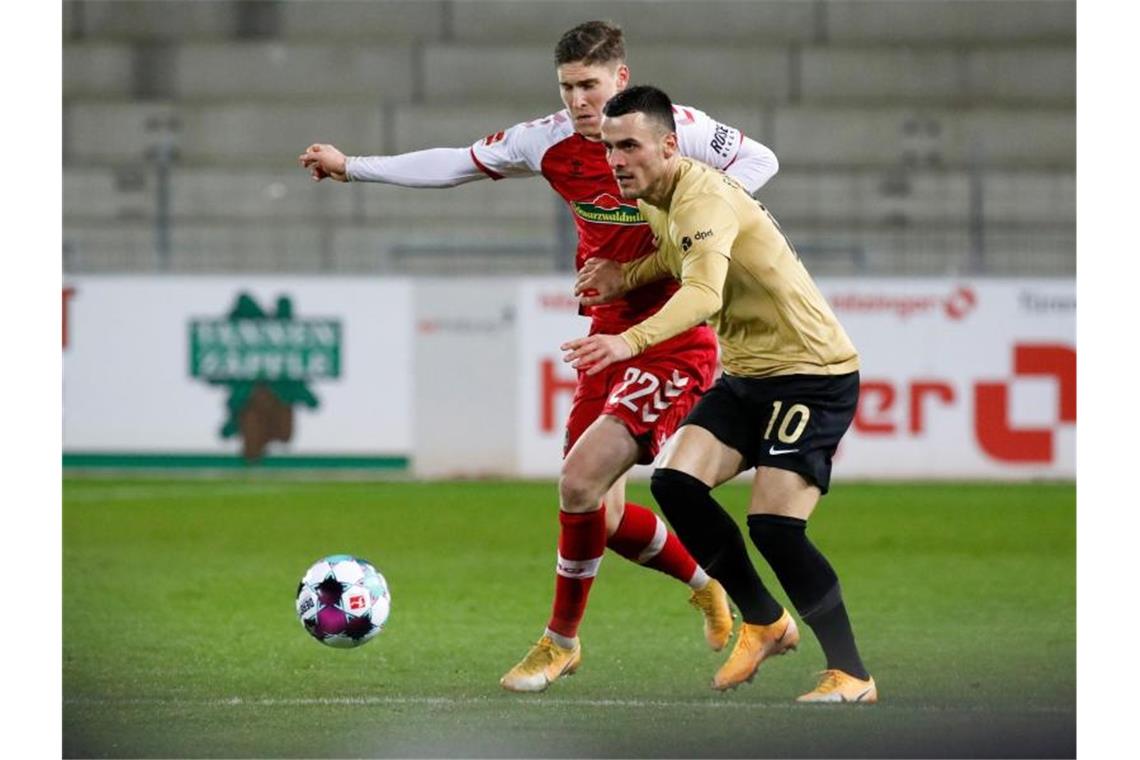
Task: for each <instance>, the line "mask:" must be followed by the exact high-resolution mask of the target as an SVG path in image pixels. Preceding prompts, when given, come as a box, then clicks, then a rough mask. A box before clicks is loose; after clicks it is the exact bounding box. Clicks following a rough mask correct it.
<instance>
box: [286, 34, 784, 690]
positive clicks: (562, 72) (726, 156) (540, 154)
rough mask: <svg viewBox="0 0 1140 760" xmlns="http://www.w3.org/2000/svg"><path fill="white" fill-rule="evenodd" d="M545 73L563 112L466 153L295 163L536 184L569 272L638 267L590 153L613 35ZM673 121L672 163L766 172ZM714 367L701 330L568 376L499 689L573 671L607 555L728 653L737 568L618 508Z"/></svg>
mask: <svg viewBox="0 0 1140 760" xmlns="http://www.w3.org/2000/svg"><path fill="white" fill-rule="evenodd" d="M555 64H556V71H557V75H558V84H559V87H560V89H561V94H562V102H563V103H564V104H565V106H566V107H565V108H564V109H563V110H561V111H558V112H556V113H553V114H550V115H549V116H546V117H544V118H540V119H537V120H534V121H529V122H522V123H519V124H516V125H515V126H513V127H510V128H509V129H505V130H502V131H500V132H496V133H494V134H491V135H488V136H487V137H485V138H483V139H480V140H479V141H477V142H476V143H475V144H474V145H472V146H470V147H469V148H434V149H429V150H422V151H416V152H412V153H406V154H402V155H397V156H345V155H344V154H343V153H342V152H341V151H340V150H338V149H337V148H335V147H334V146H332V145H327V144H314V145H311V146H309V148H308V149H307V150H306V151H305V152H304V153H303V154H302V155H301V156H300V163H301V165H302V166H303V167H304V168H306V169H308V170H309V172H310V173H311V175H312V177H313V179H315V180H318V181H319V180H322V179H325V178H331V179H334V180H338V181H341V182H349V181H352V182H381V183H387V184H392V185H400V186H404V187H451V186H455V185H459V184H462V183H465V182H472V181H475V180H479V179H486V178H488V177H489V178H491V179H493V180H499V179H504V178H508V177H530V176H534V175H536V174H541V175H542V176H543V177H545V178H546V180H547V181H548V182H549V183H550V185H551V187H552V188H553V189H554V191H555V192H556V193H558V195H560V196H561V197H562V198H563V199H564V200H565V201H566V203H567V205H568V206H569V208H570V210H571V212H572V214H573V216H574V221H575V224H576V226H577V231H578V250H577V256H576V262H575V263H576V269H581V268H582V266H583V265H584V264H585V262H586V261H588V260H589V259H591V258H593V257H602V258H606V259H612V260H615V261H618V262H627V261H632V260H634V259H637V258H640V257H641V256H644V255H646V254H648V253H650V252H652V251H653V250H654V240H653V234H652V232H651V231H650V229H649V227H648V226H647V225H646V223H645V220H644V219H643V218H642V216H641V214H640V212H639V211H638V208H637V205H636V203H634V202H630V201H626V200H623V199H622V196H621V190H620V189H619V187H618V185H617V183H616V181H615V179H614V176H613V173H612V172H611V171H610V167H609V165H608V164H607V163H606V150H605V148H604V146H603V145H602V143H601V142H600V139H601V134H600V124H601V119H602V107H603V106H604V105H605V103H606V101H607V100H609V99H610V97H612V96H613V95H614V94H616V93H617V92H619V91H621V90H623V89H625V87H626V86H627V85H628V83H629V68H628V67H627V66H626V65H625V47H624V42H623V39H622V32H621V29H619V28H618V27H617V26H616V25H614V24H612V23H609V22H605V21H589V22H586V23H583V24H580V25H579V26H576V27H575V28H573V29H571V30H569V31H568V32H566V33H565V34H564V35H562V37H561V39H560V40H559V42H558V44H557V46H556V47H555ZM675 119H676V123H677V137H678V142H679V145H680V151H681V153H682V154H683V155H685V156H689V157H691V158H695V159H698V160H700V161H703V162H705V163H707V164H710V165H712V166H713V167H715V168H718V169H722V170H724V171H726V172H727V173H728V174H730V175H732V176H733V177H735V178H736V179H737V180H738V181H739V182H740V183H741V184H742V185H743V186H744V187H746V188H747V189H748V191H749V192H755V191H756V190H758V189H759V188H760V187H761V186H762V185H763V184H764V183H765V182H767V181H768V180H769V179H770V178H771V177H772V176H773V175H774V174H775V173H776V170H777V168H778V164H777V161H776V157H775V155H774V154H773V153H772V151H771V150H769V149H768V148H766V147H764V146H763V145H761V144H760V143H758V142H755V141H754V140H751V139H749V138H747V137H745V136H744V135H743V134H742V133H741V132H740V130H738V129H735V128H734V127H730V126H727V125H724V124H721V123H719V122H717V121H715V120H714V119H712V118H710V117H709V116H707V115H706V114H704V113H703V112H701V111H699V110H697V109H695V108H690V107H687V106H677V108H676V110H675ZM676 289H677V284H676V283H675V282H673V281H671V280H659V281H657V282H653V283H650V284H649V285H647V286H645V287H643V288H638V289H636V290H632V291H630V292H629V293H626V294H624V295H623V296H622V297H621V298H620V299H618V300H616V301H613V302H610V303H606V304H604V305H600V306H596V307H592V308H588V309H583V312H582V313H583V314H584V315H586V316H589V317H590V320H591V324H590V333H591V334H594V333H620V332H621V331H623V330H625V329H627V328H629V327H631V326H633V325H635V324H637V323H638V322H640V321H641V320H643V319H645V318H646V317H648V316H650V315H652V314H654V313H655V312H656V311H657V310H658V309H660V308H661V306H662V305H664V304H665V303H666V302H667V301H668V300H669V298H670V296H671V295H672V294H673V293H674V292H675V291H676ZM716 363H717V342H716V336H715V334H714V333H713V332H712V330H711V329H710V328H709V327H708V326H706V325H698V326H696V327H693V328H691V329H689V330H686V331H684V332H682V333H681V334H679V335H677V336H675V337H674V338H672V339H670V340H668V341H665V342H663V343H661V344H659V345H657V346H654V347H653V348H651V349H649V350H647V351H645V352H644V353H642V354H640V355H639V356H637V357H636V359H634V360H631V361H628V362H619V363H616V364H614V365H612V366H611V367H609V368H608V370H607V371H606V372H604V373H599V374H596V375H590V376H586V375H585V374H584V373H579V374H578V382H577V385H576V389H575V393H574V399H573V402H572V406H571V411H570V415H569V418H568V420H567V423H566V447H565V450H564V459H563V464H562V472H561V478H560V481H559V507H560V510H559V525H560V531H559V537H558V563H557V570H556V576H555V588H554V602H553V611H552V614H551V617H550V619H549V622H548V623H547V626H546V630H545V631H544V632H543V634H542V636H541V638H540V639H539V641H538V643H537V644H535V645H534V646H533V647H532V648H531V650H530V651H529V652H528V653H527V655H526V656H525V657H524V658H523V659H522V660H521V661H520V662H519V663H518V664H517V665H515V666H514V667H513V668H511V669H510V670H509V671H508V672H507V673H506V675H504V676H503V677H502V679H501V681H500V683H501V685H502V686H503V687H504V688H506V689H509V690H511V691H542V690H544V689H545V688H546V687H547V686H548V685H549V684H550V683H551V682H552V681H554V680H555V679H557V678H558V677H559V676H562V675H567V674H570V673H573V672H574V671H575V670H577V668H578V665H579V663H580V662H581V646H580V644H579V641H578V627H579V624H580V623H581V620H582V617H583V615H584V613H585V608H586V600H587V596H588V594H589V590H590V586H591V585H592V583H593V580H594V576H595V575H596V573H597V571H598V566H599V564H600V562H601V559H602V554H603V553H604V551H605V548H606V547H607V546H608V547H609V548H610V549H612V550H613V551H615V552H616V553H617V554H619V555H621V556H622V557H625V558H626V559H629V560H631V561H633V562H636V563H639V564H643V565H646V566H648V567H651V568H654V569H656V570H659V571H661V572H664V573H667V574H668V575H671V576H672V577H674V578H676V579H678V580H680V581H681V582H683V583H686V584H688V586H689V587H690V588H691V589H692V595H691V597H690V602H691V603H692V604H693V605H694V606H695V607H697V608H698V609H699V610H700V611H701V612H702V614H703V615H704V623H705V637H706V639H707V641H708V644H709V646H711V647H712V648H713V649H715V650H719V649H721V648H722V647H724V646H725V644H726V643H727V642H728V640H729V638H730V637H731V635H732V616H731V612H730V610H729V607H728V601H727V598H726V593H725V588H724V587H722V585H721V583H719V582H718V581H717V580H714V578H722V577H723V578H727V579H730V580H729V583H731V582H732V580H731V579H735V578H737V577H738V576H739V572H738V571H737V568H733V567H718V566H716V565H715V563H713V564H711V565H710V566H708V567H705V568H701V567H700V566H698V565H697V563H696V561H695V560H694V559H693V558H692V556H691V555H690V554H689V552H688V551H687V550H686V549H685V547H684V546H683V545H682V544H681V542H680V541H679V540H678V539H677V537H676V536H675V535H674V534H673V533H671V532H670V531H669V530H668V529H667V527H666V526H665V523H664V522H663V521H662V520H661V519H660V518H658V517H657V515H656V514H655V513H654V512H653V511H651V510H649V509H647V508H646V507H643V506H641V505H638V504H633V503H630V502H627V501H626V498H625V480H626V473H627V471H628V470H629V468H630V467H632V466H633V465H634V464H635V463H642V464H648V463H650V462H652V461H653V459H654V458H655V457H656V455H657V453H658V451H659V450H660V448H661V445H662V444H663V443H664V441H665V440H666V439H667V438H668V437H669V435H670V434H672V432H673V431H674V430H675V429H676V428H677V426H678V424H679V423H680V421H681V420H682V419H684V417H685V415H686V414H687V413H688V412H689V410H691V409H692V408H693V406H694V405H695V404H696V401H697V399H698V398H699V397H700V395H701V394H702V393H703V392H704V391H705V390H706V389H707V388H709V387H710V386H711V384H712V382H713V378H714V374H715V371H716ZM710 576H712V577H710ZM728 591H729V593H731V592H732V591H733V589H731V588H729V589H728Z"/></svg>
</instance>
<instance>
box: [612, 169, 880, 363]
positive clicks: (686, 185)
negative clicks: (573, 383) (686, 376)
mask: <svg viewBox="0 0 1140 760" xmlns="http://www.w3.org/2000/svg"><path fill="white" fill-rule="evenodd" d="M638 206H639V207H640V209H641V214H642V216H644V217H645V219H646V221H648V222H649V226H650V227H651V228H652V229H653V233H654V234H655V235H656V236H657V244H658V247H657V251H656V253H654V254H651V255H649V256H646V257H644V258H642V259H638V260H637V261H634V262H631V263H629V264H626V265H625V266H624V267H623V276H624V278H625V284H626V286H628V287H634V286H637V285H641V284H644V283H646V282H651V281H653V280H656V279H660V278H661V277H666V276H670V277H673V278H675V279H678V280H680V281H681V288H680V289H679V290H678V291H677V292H676V293H675V294H674V295H673V296H672V298H670V300H669V301H668V302H667V303H666V304H665V305H664V306H663V307H662V308H661V309H660V310H659V311H658V312H657V313H656V314H654V315H653V316H652V317H649V318H648V319H646V320H644V321H643V322H641V323H639V324H637V325H634V326H633V327H631V328H629V329H628V330H626V331H625V332H623V333H622V334H621V336H622V338H623V339H625V341H626V342H627V343H628V344H629V345H630V346H631V347H632V348H633V350H634V353H635V354H636V353H641V352H642V351H644V350H645V348H646V347H648V346H650V345H653V344H656V343H660V342H661V341H663V340H667V339H668V338H670V337H672V336H674V335H677V334H678V333H680V332H682V331H684V330H686V329H688V328H689V327H692V326H693V325H694V324H699V323H700V322H703V321H705V320H708V321H710V322H711V323H712V325H713V327H714V328H715V329H716V333H717V337H718V338H719V339H720V348H721V362H722V364H723V365H724V369H725V371H726V372H727V373H729V374H730V375H736V376H739V377H770V376H778V375H793V374H808V375H840V374H846V373H848V372H854V371H855V370H857V369H858V368H859V355H858V353H857V352H856V351H855V346H854V345H853V344H852V343H851V339H850V338H848V337H847V333H846V331H844V329H843V326H842V325H840V324H839V320H838V319H837V318H836V316H835V314H834V312H832V310H831V307H830V306H828V304H827V301H826V300H825V299H824V297H823V294H822V293H820V292H819V288H817V287H816V285H815V282H814V281H813V280H812V278H811V275H809V274H808V272H807V269H805V268H804V265H803V263H802V262H801V261H800V257H799V255H798V254H796V252H795V249H794V248H793V247H792V245H791V243H789V242H788V239H787V238H786V237H785V236H784V233H783V231H782V230H781V229H780V226H779V225H778V224H777V223H776V220H775V219H774V218H773V217H772V215H771V214H770V213H769V212H768V210H767V209H766V208H764V206H763V205H762V204H760V203H759V202H757V201H756V200H755V199H754V198H752V196H750V195H749V194H748V192H747V191H746V190H745V189H744V188H743V187H742V186H741V185H740V184H739V183H737V182H736V180H734V179H732V178H731V177H728V176H727V175H725V174H723V173H722V172H719V171H717V170H715V169H712V168H710V167H708V166H706V165H704V164H701V163H699V162H696V161H693V160H691V159H687V158H682V159H680V168H679V170H678V171H677V174H676V177H675V182H674V185H673V188H672V191H671V192H670V193H669V194H668V195H667V200H666V201H665V206H664V207H663V208H658V207H656V206H652V205H650V204H648V203H646V202H644V201H638Z"/></svg>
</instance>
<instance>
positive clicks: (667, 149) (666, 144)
mask: <svg viewBox="0 0 1140 760" xmlns="http://www.w3.org/2000/svg"><path fill="white" fill-rule="evenodd" d="M661 146H662V149H663V152H664V153H665V158H672V157H673V156H674V155H675V154H676V153H677V133H676V132H670V133H669V134H667V135H665V139H664V140H662V141H661Z"/></svg>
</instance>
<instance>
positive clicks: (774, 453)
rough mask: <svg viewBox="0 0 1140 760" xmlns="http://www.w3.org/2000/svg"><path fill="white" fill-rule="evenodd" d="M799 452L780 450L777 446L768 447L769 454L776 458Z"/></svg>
mask: <svg viewBox="0 0 1140 760" xmlns="http://www.w3.org/2000/svg"><path fill="white" fill-rule="evenodd" d="M797 451H799V449H778V448H776V447H775V446H769V447H768V453H769V454H770V455H772V456H774V457H778V456H780V455H781V454H794V453H796V452H797Z"/></svg>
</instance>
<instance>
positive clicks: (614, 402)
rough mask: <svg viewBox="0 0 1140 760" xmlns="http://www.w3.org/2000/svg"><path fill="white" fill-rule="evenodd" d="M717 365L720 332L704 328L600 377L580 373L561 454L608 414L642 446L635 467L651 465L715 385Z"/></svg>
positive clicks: (675, 339)
mask: <svg viewBox="0 0 1140 760" xmlns="http://www.w3.org/2000/svg"><path fill="white" fill-rule="evenodd" d="M716 363H717V344H716V334H715V333H714V332H713V331H712V329H711V328H709V327H708V326H707V325H701V326H700V327H694V328H693V329H691V330H687V331H685V332H683V333H681V334H680V335H678V336H676V337H673V338H670V339H669V340H667V341H665V342H664V343H660V344H658V345H656V346H650V347H649V348H648V349H647V350H646V351H644V352H643V353H641V354H638V355H637V356H635V357H633V358H632V359H629V360H627V361H624V362H617V363H615V364H611V365H610V366H609V367H606V368H605V369H604V370H603V371H601V372H599V373H598V374H596V375H591V376H587V375H586V374H585V373H584V372H579V373H578V384H577V387H576V388H575V389H574V400H573V402H572V403H571V406H570V416H569V418H568V419H567V420H566V442H565V445H564V446H563V449H562V456H566V454H568V453H569V452H570V449H571V448H572V447H573V446H574V443H575V442H576V441H577V440H578V439H579V438H580V437H581V435H582V433H584V432H585V431H586V428H588V427H590V425H591V424H593V422H594V420H596V419H597V418H598V417H600V416H601V415H603V414H609V415H613V416H614V417H617V418H618V419H619V420H621V422H622V424H623V425H625V427H626V429H627V430H629V432H630V435H632V436H633V437H634V438H635V439H636V440H637V442H638V443H639V444H640V446H641V453H640V454H639V456H638V460H637V463H638V464H649V463H650V462H652V461H653V460H654V459H656V458H657V453H658V452H659V451H660V450H661V447H662V445H664V443H665V441H666V440H667V439H668V438H669V436H671V435H672V434H673V431H675V430H676V429H677V427H678V426H679V425H680V424H681V421H682V420H683V419H685V416H686V415H688V413H689V411H690V410H692V408H693V406H694V405H695V404H696V403H697V400H698V399H700V397H701V395H702V394H704V392H705V391H706V390H708V388H709V387H710V386H711V385H712V383H713V379H714V375H715V374H716Z"/></svg>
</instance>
